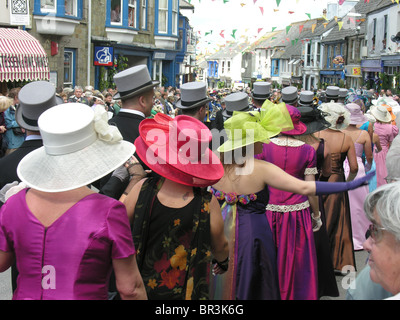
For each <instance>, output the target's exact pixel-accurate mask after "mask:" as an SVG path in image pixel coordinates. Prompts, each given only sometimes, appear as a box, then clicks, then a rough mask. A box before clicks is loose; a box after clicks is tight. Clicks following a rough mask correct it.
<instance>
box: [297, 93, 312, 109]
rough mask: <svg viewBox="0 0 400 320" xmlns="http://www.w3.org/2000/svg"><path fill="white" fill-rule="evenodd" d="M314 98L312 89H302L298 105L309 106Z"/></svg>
mask: <svg viewBox="0 0 400 320" xmlns="http://www.w3.org/2000/svg"><path fill="white" fill-rule="evenodd" d="M313 99H314V92H312V91H302V92H301V93H300V96H299V105H300V106H311V105H312V103H313Z"/></svg>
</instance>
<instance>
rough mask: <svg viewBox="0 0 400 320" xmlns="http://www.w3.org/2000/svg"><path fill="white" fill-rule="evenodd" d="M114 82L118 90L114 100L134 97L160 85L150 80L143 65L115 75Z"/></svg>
mask: <svg viewBox="0 0 400 320" xmlns="http://www.w3.org/2000/svg"><path fill="white" fill-rule="evenodd" d="M114 82H115V85H116V86H117V89H118V92H117V93H116V94H115V95H114V99H121V100H126V99H128V98H131V97H134V96H136V95H138V94H139V93H142V92H145V91H147V90H150V89H151V88H153V87H155V86H157V85H158V84H160V82H159V81H152V80H151V78H150V73H149V70H148V69H147V66H146V65H145V64H142V65H139V66H135V67H132V68H129V69H126V70H124V71H121V72H119V73H117V74H116V75H115V76H114Z"/></svg>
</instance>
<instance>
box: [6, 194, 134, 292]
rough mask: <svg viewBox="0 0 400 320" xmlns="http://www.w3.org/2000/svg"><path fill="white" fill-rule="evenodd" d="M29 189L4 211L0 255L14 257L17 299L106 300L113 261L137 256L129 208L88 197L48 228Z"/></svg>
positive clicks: (12, 198) (8, 204) (109, 200)
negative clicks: (32, 206) (31, 206)
mask: <svg viewBox="0 0 400 320" xmlns="http://www.w3.org/2000/svg"><path fill="white" fill-rule="evenodd" d="M27 190H28V189H24V190H21V191H20V192H19V193H18V194H16V195H15V196H12V197H11V198H10V199H9V200H8V201H7V202H6V203H5V204H4V205H3V206H2V208H1V210H0V250H2V251H5V252H14V253H15V257H16V263H17V268H18V271H19V275H18V279H17V289H16V290H15V292H14V295H13V299H14V300H16V299H27V300H81V299H82V300H85V299H88V300H89V299H90V300H103V299H104V300H106V299H107V298H108V293H107V291H108V282H109V278H110V274H111V270H112V259H122V258H127V257H129V256H131V255H133V254H135V248H134V245H133V240H132V235H131V230H130V226H129V220H128V216H127V213H126V208H125V206H124V205H123V204H122V203H121V202H119V201H116V200H114V199H112V198H109V197H106V196H104V195H101V194H97V193H94V194H90V195H88V196H86V197H84V198H83V199H81V200H80V201H79V202H77V203H76V204H75V205H73V206H72V207H71V208H69V209H68V210H67V211H66V212H65V213H64V214H63V215H62V216H60V217H59V218H58V219H57V220H56V221H54V222H53V223H52V224H51V225H50V226H48V227H44V226H43V224H42V223H41V222H40V221H39V220H38V219H37V218H36V217H35V216H34V215H33V213H32V212H31V211H30V210H29V208H28V206H27V203H26V200H25V195H26V192H27Z"/></svg>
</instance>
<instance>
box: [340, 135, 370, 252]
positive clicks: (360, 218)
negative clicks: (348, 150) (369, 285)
mask: <svg viewBox="0 0 400 320" xmlns="http://www.w3.org/2000/svg"><path fill="white" fill-rule="evenodd" d="M361 132H362V131H360V135H361ZM357 140H358V138H357ZM357 140H356V142H355V143H354V147H355V149H356V157H357V164H358V172H357V176H356V177H355V178H354V179H358V178H361V177H364V176H365V168H364V164H363V161H362V154H363V152H364V145H363V144H360V143H357ZM343 168H344V172H345V176H346V179H347V177H348V175H349V172H350V167H349V162H348V160H347V158H346V160H345V162H344V163H343ZM347 193H348V195H349V204H350V216H351V230H352V234H353V248H354V250H363V242H364V241H365V233H366V232H367V230H368V227H369V225H370V224H371V222H370V221H369V220H368V219H367V217H366V215H365V213H364V201H365V198H366V197H367V195H368V193H369V187H368V186H367V185H366V186H361V187H359V188H357V189H354V190H350V191H347Z"/></svg>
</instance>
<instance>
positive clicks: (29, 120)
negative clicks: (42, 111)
mask: <svg viewBox="0 0 400 320" xmlns="http://www.w3.org/2000/svg"><path fill="white" fill-rule="evenodd" d="M22 119H23V120H24V121H25V123H26V124H29V125H30V126H32V127H37V126H38V122H37V120H32V119H29V118H27V117H25V116H24V115H23V114H22Z"/></svg>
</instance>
